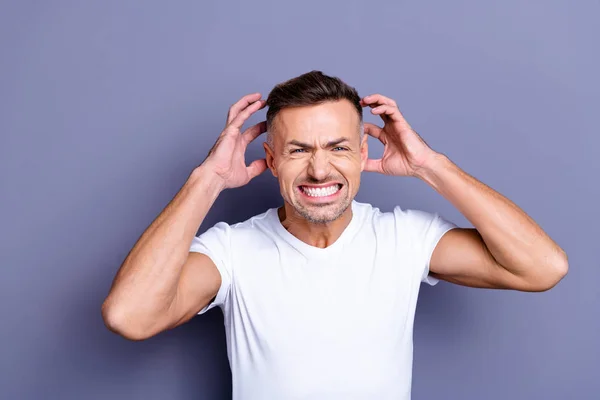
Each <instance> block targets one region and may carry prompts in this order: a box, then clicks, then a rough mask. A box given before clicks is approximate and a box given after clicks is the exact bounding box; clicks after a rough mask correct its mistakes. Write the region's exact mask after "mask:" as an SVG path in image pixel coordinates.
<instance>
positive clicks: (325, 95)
mask: <svg viewBox="0 0 600 400" xmlns="http://www.w3.org/2000/svg"><path fill="white" fill-rule="evenodd" d="M343 99H346V100H348V101H349V102H350V103H352V105H353V106H354V107H355V108H356V112H357V113H358V117H359V120H360V122H361V123H362V120H363V111H362V106H361V105H360V97H359V96H358V92H357V91H356V89H355V88H353V87H352V86H349V85H347V84H346V83H345V82H343V81H342V80H341V79H340V78H337V77H333V76H327V75H325V74H323V72H321V71H311V72H307V73H305V74H302V75H300V76H297V77H295V78H292V79H289V80H287V81H285V82H282V83H279V84H278V85H276V86H275V87H274V88H273V90H271V93H269V96H268V97H267V106H268V107H269V109H268V111H267V129H268V134H267V143H268V144H269V145H270V146H271V147H272V145H273V139H272V131H273V129H272V128H273V127H274V126H273V120H274V118H275V116H277V114H278V113H279V111H281V110H283V109H284V108H287V107H301V106H310V105H318V104H321V103H325V102H328V101H338V100H343ZM361 125H362V124H361ZM361 134H362V129H361Z"/></svg>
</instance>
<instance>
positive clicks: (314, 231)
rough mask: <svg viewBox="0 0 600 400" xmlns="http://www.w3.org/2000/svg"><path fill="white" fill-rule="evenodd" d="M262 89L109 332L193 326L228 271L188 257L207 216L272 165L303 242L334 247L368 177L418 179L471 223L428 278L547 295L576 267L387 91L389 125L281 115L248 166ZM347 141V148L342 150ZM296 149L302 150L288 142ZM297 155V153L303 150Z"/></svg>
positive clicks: (337, 109)
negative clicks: (332, 189)
mask: <svg viewBox="0 0 600 400" xmlns="http://www.w3.org/2000/svg"><path fill="white" fill-rule="evenodd" d="M265 105H266V102H265V101H264V100H262V99H261V94H260V93H253V94H249V95H246V96H244V97H242V98H241V99H240V100H239V101H238V102H237V103H235V104H234V105H233V106H231V108H230V110H229V113H228V115H227V122H226V124H225V128H224V129H223V131H222V132H221V134H220V135H219V137H218V139H217V141H216V143H215V145H214V146H213V148H212V149H211V150H210V152H209V154H208V156H207V157H206V159H205V160H204V162H203V163H202V164H201V165H200V166H198V167H196V168H195V169H194V170H193V171H192V173H191V174H190V176H189V178H188V180H187V181H186V183H185V184H184V186H183V187H182V189H181V190H180V191H179V192H178V193H177V195H176V196H175V197H174V198H173V200H172V201H171V202H170V203H169V204H168V205H167V207H165V209H164V210H163V211H162V212H161V213H160V215H159V216H158V217H157V218H156V219H155V220H154V221H153V222H152V224H151V225H150V226H149V227H148V228H147V229H146V230H145V231H144V233H143V234H142V236H141V237H140V239H139V240H138V241H137V242H136V244H135V245H134V247H133V248H132V250H131V251H130V253H129V254H128V256H127V257H126V259H125V261H124V262H123V264H122V265H121V268H120V269H119V271H118V272H117V275H116V276H115V279H114V281H113V284H112V286H111V290H110V292H109V294H108V296H107V298H106V300H105V301H104V303H103V305H102V316H103V319H104V321H105V324H106V325H107V327H108V328H109V329H110V330H112V331H114V332H116V333H119V334H120V335H122V336H124V337H126V338H128V339H132V340H143V339H147V338H149V337H152V336H154V335H156V334H157V333H159V332H162V331H164V330H167V329H171V328H174V327H176V326H178V325H181V324H183V323H184V322H186V321H188V320H189V319H191V318H192V317H193V316H194V315H196V314H197V313H198V311H199V310H200V309H202V308H203V307H204V306H206V305H207V304H208V303H209V302H210V301H211V300H212V299H213V298H214V297H215V295H216V294H217V292H218V290H219V287H220V285H221V275H220V273H219V271H218V270H217V268H216V266H215V264H214V263H213V262H212V260H211V259H210V258H209V257H208V256H206V255H204V254H201V253H196V252H189V248H190V244H191V242H192V239H193V238H194V236H195V234H196V232H197V230H198V227H199V226H201V225H202V222H203V221H204V218H205V217H206V215H207V213H208V211H209V210H210V208H211V207H212V205H213V204H214V202H215V201H216V199H217V198H218V196H219V194H220V193H221V192H222V191H223V190H225V189H232V188H237V187H240V186H243V185H246V184H247V183H248V182H250V181H251V180H252V179H253V178H254V177H256V176H258V175H260V174H262V173H263V172H265V171H266V170H267V168H268V169H270V170H271V172H272V173H273V175H274V176H276V177H277V179H278V181H279V186H280V190H281V195H282V197H283V199H284V206H283V207H282V208H281V209H280V210H279V216H280V219H281V221H282V224H283V225H284V226H285V227H286V228H287V229H288V230H289V231H290V232H291V233H292V234H293V235H295V236H296V237H298V238H299V239H300V240H303V241H305V242H306V243H308V244H311V245H313V246H318V247H325V246H329V245H331V244H332V243H333V242H335V240H336V239H337V238H338V237H339V236H340V235H341V233H342V232H343V230H344V229H345V227H346V226H347V225H348V223H349V221H350V219H351V216H352V215H351V208H350V207H349V205H350V203H351V200H352V199H353V198H354V196H355V195H356V193H357V191H358V188H359V186H360V178H361V173H362V172H364V171H367V172H376V173H381V174H386V175H391V176H398V177H414V178H418V179H420V180H422V181H423V182H425V183H426V184H428V185H430V186H431V187H432V188H433V189H434V190H436V191H437V192H438V193H439V194H440V195H442V196H443V197H444V198H445V199H446V200H448V201H449V202H450V203H451V204H453V205H454V206H455V207H456V208H457V209H458V210H459V211H460V212H461V213H462V214H463V215H464V216H465V217H466V218H467V219H468V220H469V221H470V222H471V223H472V224H473V226H474V228H456V229H452V230H450V231H449V232H447V233H446V234H445V235H444V236H443V237H442V238H441V239H440V241H439V242H438V244H437V245H436V247H435V250H434V252H433V254H432V256H431V261H430V266H429V269H430V273H431V274H432V275H433V276H435V277H437V278H440V279H443V280H446V281H448V282H452V283H456V284H459V285H464V286H472V287H481V288H495V289H513V290H520V291H531V292H537V291H545V290H548V289H550V288H552V287H554V286H555V285H556V284H557V283H558V282H559V281H560V280H561V279H562V278H563V277H564V276H565V275H566V274H567V271H568V259H567V255H566V253H565V252H564V251H563V250H562V249H561V248H560V247H559V246H558V245H557V244H556V243H555V242H554V241H553V240H552V239H551V238H550V237H549V236H548V235H547V234H546V233H545V232H544V231H543V230H542V229H541V227H540V226H539V225H538V224H537V223H536V222H535V221H534V220H533V219H532V218H531V217H529V216H528V215H527V214H526V213H525V212H524V211H523V210H521V209H520V208H519V207H518V206H517V205H516V204H515V203H513V202H512V201H510V200H509V199H508V198H506V197H505V196H503V195H501V194H500V193H498V192H497V191H495V190H493V189H492V188H490V187H489V186H487V185H485V184H483V183H482V182H480V181H478V180H477V179H475V178H474V177H472V176H470V175H469V174H468V173H466V172H465V171H463V170H462V169H460V168H459V167H458V166H457V165H456V164H454V163H453V162H452V161H451V160H449V159H448V158H447V157H446V156H445V155H443V154H441V153H438V152H436V151H434V150H432V149H431V148H430V147H429V146H428V145H427V143H425V141H424V140H423V139H422V138H421V137H420V136H419V135H418V134H417V133H416V132H415V131H414V129H412V127H411V126H410V125H409V124H408V122H407V121H406V120H405V119H404V117H403V115H402V113H401V112H400V110H399V109H398V106H397V105H396V103H395V101H394V100H392V99H390V98H388V97H385V96H382V95H379V94H375V95H369V96H366V97H363V98H362V99H361V105H362V106H363V107H369V108H370V110H371V113H372V114H373V115H379V116H380V117H381V119H382V121H383V127H379V126H377V125H374V124H369V123H365V124H364V132H365V136H364V137H363V139H362V140H361V139H360V135H359V128H358V127H359V126H360V124H359V118H358V115H357V113H356V111H355V110H354V109H353V108H352V107H351V105H350V103H349V102H347V101H345V100H342V101H338V102H329V103H324V104H321V105H318V106H310V107H299V108H292V109H284V110H282V111H281V112H280V113H279V114H278V116H277V117H276V118H275V122H276V123H275V128H276V135H275V136H276V140H275V141H274V145H273V147H274V148H273V149H271V148H270V147H268V146H266V147H265V158H264V159H259V160H255V161H253V162H251V163H250V164H249V165H246V161H245V152H246V149H247V147H248V145H249V144H250V143H251V142H252V141H253V140H255V139H256V138H258V137H259V136H260V135H261V134H262V133H264V132H265V131H266V130H267V124H266V122H265V121H262V122H259V123H258V124H256V125H254V126H251V127H249V128H247V129H246V130H244V131H242V126H243V124H244V123H245V121H247V120H248V118H249V117H250V116H251V115H252V114H254V113H256V112H257V111H258V110H260V109H262V108H264V107H265ZM367 136H371V137H373V138H375V139H377V140H379V141H381V143H383V145H384V151H383V155H382V157H381V159H369V158H368V147H367ZM342 138H346V139H347V140H346V141H344V142H337V143H335V144H334V143H332V142H336V141H338V140H341V139H342ZM292 141H296V142H301V143H303V144H304V145H298V143H296V144H295V145H294V146H292V145H291V142H292ZM298 149H301V151H297V150H298ZM332 182H334V183H337V184H340V185H341V190H340V191H339V192H338V193H337V195H335V196H333V197H330V198H322V199H321V200H319V201H315V200H314V199H311V198H310V197H307V196H305V195H304V194H303V193H302V192H300V190H299V187H301V186H311V185H312V186H315V185H323V184H329V183H332Z"/></svg>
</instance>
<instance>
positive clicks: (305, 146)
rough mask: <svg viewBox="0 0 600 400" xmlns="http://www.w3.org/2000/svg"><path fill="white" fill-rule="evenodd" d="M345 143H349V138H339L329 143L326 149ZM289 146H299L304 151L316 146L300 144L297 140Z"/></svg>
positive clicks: (290, 142)
mask: <svg viewBox="0 0 600 400" xmlns="http://www.w3.org/2000/svg"><path fill="white" fill-rule="evenodd" d="M343 142H349V140H348V138H345V137H343V138H339V139H336V140H332V141H330V142H327V144H326V145H325V147H333V146H337V145H338V144H340V143H343ZM287 146H298V147H301V148H303V149H313V148H314V146H313V145H311V144H308V143H302V142H299V141H297V140H290V141H289V142H287Z"/></svg>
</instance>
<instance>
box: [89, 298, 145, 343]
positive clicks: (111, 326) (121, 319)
mask: <svg viewBox="0 0 600 400" xmlns="http://www.w3.org/2000/svg"><path fill="white" fill-rule="evenodd" d="M101 312H102V320H103V321H104V325H105V326H106V327H107V328H108V330H110V331H111V332H114V333H116V334H117V335H119V336H122V337H124V338H125V339H128V340H132V341H142V340H146V339H149V338H150V337H152V335H151V334H147V333H145V332H143V331H142V330H141V329H137V328H136V325H135V324H134V323H131V322H130V319H128V318H127V314H126V313H125V312H123V311H120V310H118V309H117V308H116V307H114V306H109V305H108V304H107V303H106V302H104V303H103V304H102V311H101Z"/></svg>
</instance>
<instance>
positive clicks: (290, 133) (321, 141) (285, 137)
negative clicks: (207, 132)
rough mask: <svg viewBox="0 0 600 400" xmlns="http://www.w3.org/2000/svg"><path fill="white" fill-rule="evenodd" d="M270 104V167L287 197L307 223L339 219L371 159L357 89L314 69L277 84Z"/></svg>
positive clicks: (282, 193) (268, 122) (268, 138)
mask: <svg viewBox="0 0 600 400" xmlns="http://www.w3.org/2000/svg"><path fill="white" fill-rule="evenodd" d="M267 106H268V107H269V110H268V111H267V142H266V143H265V145H264V148H265V153H266V159H267V165H268V167H269V169H270V170H271V172H272V173H273V175H274V176H275V177H276V178H278V180H279V186H280V190H281V195H282V196H283V198H284V200H285V201H286V203H288V204H289V205H291V206H292V207H293V208H294V209H295V210H296V212H297V213H298V214H300V215H301V216H302V217H304V218H305V219H306V220H308V221H309V222H312V223H327V222H331V221H334V220H336V219H337V218H339V217H340V216H341V215H342V214H343V213H344V211H345V210H346V209H347V208H348V207H349V206H350V204H351V202H352V200H353V199H354V197H355V196H356V193H357V192H358V188H359V186H360V174H361V172H362V170H363V169H364V166H365V162H366V160H367V143H366V140H365V137H364V134H363V124H362V106H361V105H360V97H359V96H358V93H357V92H356V90H355V89H354V88H352V87H350V86H348V85H347V84H345V83H344V82H342V81H341V80H340V79H338V78H335V77H330V76H327V75H324V74H323V73H321V72H320V71H312V72H309V73H306V74H303V75H300V76H298V77H296V78H293V79H290V80H288V81H286V82H283V83H280V84H278V85H277V86H275V87H274V88H273V90H272V91H271V93H269V96H268V98H267Z"/></svg>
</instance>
